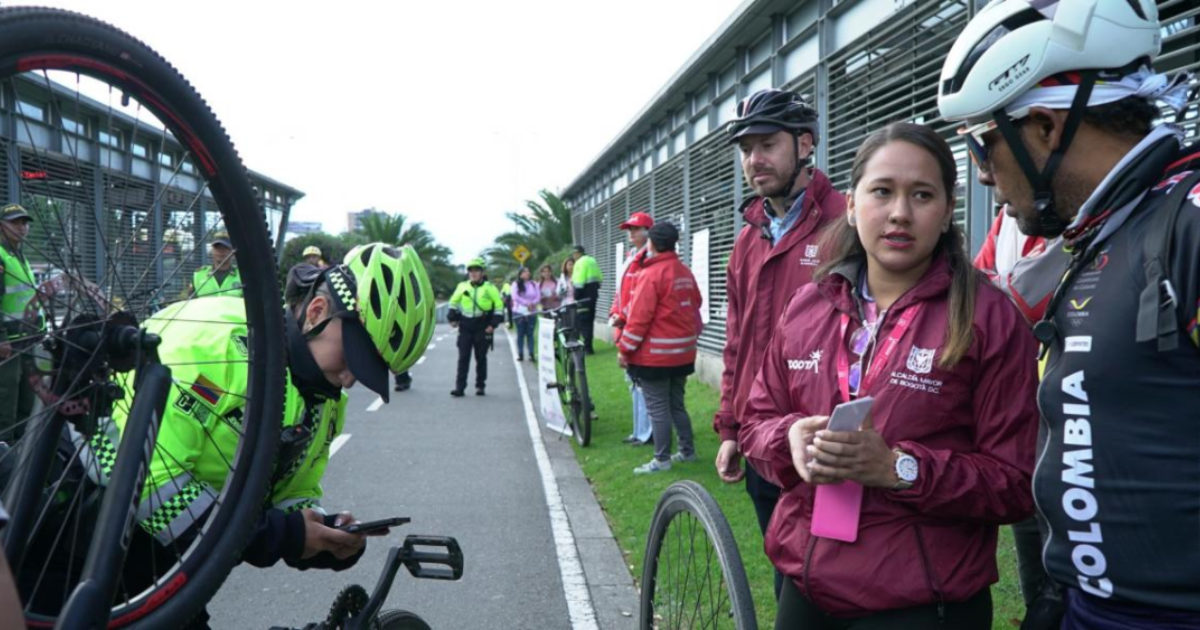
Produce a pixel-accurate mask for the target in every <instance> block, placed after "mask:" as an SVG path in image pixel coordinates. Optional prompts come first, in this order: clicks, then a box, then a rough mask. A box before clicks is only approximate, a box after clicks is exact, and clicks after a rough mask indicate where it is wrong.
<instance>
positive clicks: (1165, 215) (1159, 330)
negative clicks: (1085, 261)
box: [1137, 170, 1200, 352]
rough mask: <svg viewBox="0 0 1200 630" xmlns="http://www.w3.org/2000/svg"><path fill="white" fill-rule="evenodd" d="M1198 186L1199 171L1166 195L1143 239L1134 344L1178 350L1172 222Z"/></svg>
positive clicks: (1166, 350) (1173, 231)
mask: <svg viewBox="0 0 1200 630" xmlns="http://www.w3.org/2000/svg"><path fill="white" fill-rule="evenodd" d="M1198 183H1200V170H1197V171H1196V172H1194V173H1192V174H1191V175H1189V176H1188V177H1186V178H1184V179H1183V180H1182V181H1180V182H1179V183H1177V184H1175V187H1174V188H1172V189H1171V192H1170V194H1168V195H1167V200H1166V202H1165V203H1166V206H1167V207H1165V208H1159V209H1158V211H1157V212H1155V213H1154V216H1153V217H1151V219H1150V224H1149V225H1148V226H1147V227H1146V233H1145V234H1144V235H1143V236H1142V253H1143V254H1144V257H1145V262H1144V263H1143V272H1144V274H1145V278H1146V287H1145V288H1144V289H1142V293H1141V295H1140V296H1139V298H1138V317H1137V341H1138V343H1141V342H1145V341H1153V340H1155V339H1157V340H1158V351H1159V352H1170V351H1172V350H1175V349H1176V348H1178V347H1179V321H1178V319H1179V318H1178V317H1177V315H1176V308H1177V307H1178V306H1179V299H1178V294H1177V293H1176V292H1175V286H1174V285H1173V284H1171V248H1172V245H1173V244H1174V242H1175V223H1176V222H1177V220H1178V218H1179V211H1180V208H1182V207H1183V205H1184V204H1185V203H1187V194H1188V192H1189V191H1191V190H1192V188H1194V187H1195V186H1196V185H1197V184H1198Z"/></svg>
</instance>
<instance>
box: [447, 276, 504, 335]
mask: <svg viewBox="0 0 1200 630" xmlns="http://www.w3.org/2000/svg"><path fill="white" fill-rule="evenodd" d="M450 310H452V311H457V312H458V314H459V315H461V316H462V319H475V318H478V317H483V318H489V319H490V320H491V325H496V324H498V323H499V322H500V321H503V320H502V319H501V320H496V317H497V316H499V317H501V318H502V317H503V313H504V298H503V297H501V296H500V290H499V289H497V288H496V285H494V284H492V283H491V282H486V281H485V282H483V283H481V284H480V285H479V286H475V285H473V284H471V281H470V280H464V281H462V282H460V283H458V286H457V287H455V289H454V294H453V295H452V296H451V297H450Z"/></svg>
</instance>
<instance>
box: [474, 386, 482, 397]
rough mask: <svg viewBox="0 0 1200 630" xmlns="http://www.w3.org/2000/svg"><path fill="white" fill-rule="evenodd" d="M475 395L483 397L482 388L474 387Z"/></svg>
mask: <svg viewBox="0 0 1200 630" xmlns="http://www.w3.org/2000/svg"><path fill="white" fill-rule="evenodd" d="M475 395H476V396H483V395H484V394H483V388H482V387H476V388H475Z"/></svg>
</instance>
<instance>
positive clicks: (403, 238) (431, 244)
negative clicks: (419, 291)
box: [357, 212, 458, 297]
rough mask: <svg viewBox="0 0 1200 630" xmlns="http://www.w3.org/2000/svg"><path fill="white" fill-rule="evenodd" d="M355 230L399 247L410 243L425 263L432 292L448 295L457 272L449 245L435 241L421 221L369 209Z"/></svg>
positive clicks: (372, 240)
mask: <svg viewBox="0 0 1200 630" xmlns="http://www.w3.org/2000/svg"><path fill="white" fill-rule="evenodd" d="M357 233H358V234H361V235H362V237H363V238H365V239H366V241H367V242H369V243H374V242H379V243H388V244H391V245H396V246H399V247H403V246H405V245H411V246H412V248H413V249H415V250H417V255H419V256H420V257H421V262H423V263H424V264H425V270H426V272H428V273H429V281H430V283H431V284H432V285H433V292H434V293H435V294H437V295H441V296H447V297H448V296H449V295H450V293H451V291H453V290H454V286H455V283H456V281H457V278H458V272H457V270H456V269H455V268H454V265H453V264H452V263H451V262H450V259H451V254H450V249H449V248H448V247H446V246H444V245H440V244H438V242H437V239H435V238H434V237H433V234H431V233H430V232H429V230H428V229H427V228H426V227H425V224H424V223H421V222H419V221H418V222H415V223H409V222H408V217H406V216H404V215H403V214H386V213H382V212H378V213H371V214H368V215H366V216H364V217H363V218H362V224H361V227H360V228H359V230H357Z"/></svg>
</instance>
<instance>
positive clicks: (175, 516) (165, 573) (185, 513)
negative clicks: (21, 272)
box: [0, 8, 284, 627]
mask: <svg viewBox="0 0 1200 630" xmlns="http://www.w3.org/2000/svg"><path fill="white" fill-rule="evenodd" d="M0 88H2V90H3V94H4V97H3V99H4V100H3V109H4V110H6V112H7V113H9V114H10V115H11V116H12V119H13V120H14V121H15V125H13V127H15V134H0V164H2V165H3V174H2V175H0V204H2V203H8V202H10V201H11V202H17V203H21V204H22V205H23V206H24V207H25V208H26V209H28V210H29V212H30V214H31V215H33V216H34V222H33V223H32V225H31V229H30V233H29V235H28V237H27V239H26V240H25V243H24V245H23V249H24V254H25V256H26V257H27V259H28V260H29V262H30V263H31V265H32V266H34V268H35V269H36V270H37V272H36V273H37V274H38V276H39V277H38V278H37V280H38V293H37V294H36V296H35V298H34V300H33V302H34V303H35V304H36V307H35V308H31V309H28V310H27V311H26V315H27V316H26V318H25V321H24V322H23V325H22V328H21V330H20V331H19V332H18V333H17V335H16V336H15V337H13V338H12V343H13V345H14V347H15V348H19V349H20V350H19V352H18V353H17V356H16V357H14V358H11V359H8V360H7V361H5V362H4V364H0V366H2V365H8V366H10V367H11V366H13V365H17V364H18V363H19V364H20V366H21V370H22V379H23V386H26V387H27V391H29V392H32V393H33V394H34V397H33V398H32V399H31V400H32V408H30V409H22V410H21V411H20V412H19V416H18V418H17V422H16V424H15V425H13V427H12V428H11V429H10V432H9V436H10V437H12V436H16V435H17V434H18V433H19V434H21V435H20V437H19V438H18V439H17V445H18V446H19V445H21V444H30V443H32V440H33V439H34V438H35V437H36V436H37V435H38V433H39V431H44V430H46V427H47V426H50V423H49V422H48V419H49V418H50V416H51V414H53V413H55V412H60V413H68V414H70V415H71V417H70V419H69V422H68V425H67V428H66V429H65V430H64V432H63V434H62V436H61V439H60V448H59V449H58V452H59V456H58V457H57V458H56V466H55V469H54V471H53V473H52V475H51V477H50V479H48V485H47V487H46V491H45V495H46V497H47V500H45V501H43V504H42V505H40V506H38V514H37V520H36V527H35V529H34V531H33V533H32V535H31V538H30V541H29V549H30V551H29V552H28V553H27V555H26V557H25V561H24V563H23V565H22V567H21V570H20V572H19V575H18V583H19V587H20V590H21V593H22V599H23V601H24V602H25V604H26V616H27V618H28V621H29V625H30V626H31V627H48V626H50V625H52V624H53V622H54V619H55V618H56V615H57V614H58V612H59V611H60V610H61V607H62V605H63V603H64V602H65V601H66V599H67V597H68V596H69V595H70V593H71V591H72V590H73V588H74V586H75V584H76V583H77V582H78V579H79V575H80V571H81V568H82V566H83V563H84V561H85V560H86V553H87V547H88V543H89V538H90V533H91V531H92V527H93V525H94V523H95V522H96V519H98V518H102V517H103V518H122V517H123V516H122V515H119V514H115V515H114V514H98V513H97V511H96V506H98V505H99V502H100V498H102V496H103V494H104V488H105V487H106V483H107V478H106V477H107V474H108V473H109V472H111V464H112V461H111V460H112V457H113V456H114V454H115V451H113V450H111V449H112V448H114V447H115V446H116V445H117V444H119V439H120V435H119V434H120V426H121V424H122V418H123V417H124V416H125V415H127V412H128V409H129V407H130V405H131V403H132V400H131V398H132V396H134V395H135V393H134V392H133V391H132V386H131V383H132V381H131V380H129V379H128V377H127V376H125V377H121V376H118V377H115V378H113V379H112V381H113V382H114V383H116V384H118V385H122V386H123V389H124V390H125V393H124V394H123V395H124V398H123V399H122V400H119V401H117V402H115V403H114V404H113V405H112V413H111V414H105V413H103V411H102V407H103V405H101V404H98V403H99V399H98V396H97V391H98V389H99V388H100V385H101V384H102V383H103V382H104V380H105V379H106V378H107V377H103V376H102V377H101V378H97V376H96V375H97V374H103V373H104V372H105V370H85V371H81V370H77V369H68V368H69V367H71V366H75V367H77V366H78V365H79V364H80V362H81V361H85V360H87V359H88V358H90V357H94V356H96V355H97V352H96V350H95V348H92V347H90V346H88V345H86V344H81V343H80V338H79V336H78V332H79V331H80V330H83V329H87V328H88V327H97V326H100V327H103V326H105V325H106V324H107V323H108V322H110V321H113V320H114V319H115V318H117V317H119V316H120V317H126V316H132V317H133V318H135V319H136V322H137V323H138V324H140V325H142V326H143V327H145V328H147V329H149V330H153V331H154V332H155V333H156V334H159V335H160V336H161V337H162V338H163V340H164V341H163V345H162V347H161V348H160V353H161V354H162V363H163V365H165V366H166V367H168V368H170V369H171V370H172V372H173V374H172V380H173V392H172V395H171V397H170V399H169V400H168V407H167V412H166V414H165V416H164V420H163V426H162V428H161V429H160V431H159V438H158V444H157V446H156V447H155V449H154V453H153V455H152V458H153V459H154V460H155V461H156V462H157V463H156V464H155V465H154V466H150V465H147V466H144V467H142V469H141V470H140V471H135V472H138V473H139V474H144V475H146V476H147V481H146V490H145V493H144V495H143V496H144V498H145V499H147V500H145V501H143V502H142V504H141V506H138V507H139V509H142V510H145V512H139V513H138V514H137V517H136V518H135V524H134V525H133V526H132V527H131V528H130V529H129V530H127V535H128V536H129V537H130V540H129V546H128V549H129V555H128V556H127V559H126V561H125V563H124V564H123V565H122V566H119V567H108V568H106V569H105V570H109V571H113V572H114V574H116V575H118V576H119V579H118V586H117V593H116V594H115V598H114V601H113V606H112V610H111V615H110V619H111V620H112V621H111V622H110V625H111V626H113V627H121V626H127V625H131V624H135V623H139V622H145V623H146V624H147V625H156V626H161V625H163V624H166V623H171V622H181V621H186V620H187V619H189V618H190V617H191V616H192V615H194V613H195V612H196V611H197V610H198V609H199V608H200V607H202V606H203V605H204V604H205V603H206V602H207V601H208V599H209V598H210V597H211V595H212V593H213V592H215V590H216V589H217V588H218V587H219V586H220V584H221V582H222V581H223V580H224V578H225V576H226V575H227V574H228V572H229V570H230V569H231V568H232V566H233V564H234V563H236V561H237V558H238V557H239V555H240V553H241V550H242V547H243V545H244V544H245V542H246V539H247V537H248V535H249V531H250V530H249V528H250V527H252V526H253V524H254V521H255V520H256V518H257V514H258V510H259V509H260V508H261V504H262V499H263V496H264V494H265V491H266V484H267V481H268V479H269V474H270V471H271V467H272V465H273V457H274V449H275V447H276V445H277V441H278V432H279V428H280V418H281V415H282V394H283V373H284V372H283V356H282V352H281V350H280V346H281V344H280V343H279V340H280V339H282V338H283V327H282V317H281V316H282V313H281V312H280V310H279V308H278V306H273V305H277V304H278V303H279V296H280V292H279V288H278V284H277V282H278V281H277V276H276V269H275V263H274V258H273V256H272V255H271V252H272V251H273V248H272V246H271V241H270V237H269V235H268V230H267V227H266V225H265V221H264V215H263V213H262V211H261V210H260V205H259V201H258V199H257V198H256V193H255V192H254V190H253V189H252V187H251V184H250V182H249V180H248V177H247V172H246V170H245V168H244V167H243V166H242V163H241V161H240V159H239V158H238V156H237V153H236V152H235V151H234V149H233V146H232V144H231V143H230V141H229V139H228V137H227V135H226V134H225V132H224V130H223V129H222V128H221V126H220V123H219V122H218V121H217V119H216V117H215V116H214V115H213V114H212V112H211V110H209V108H208V106H207V105H206V104H205V103H204V101H203V100H202V99H201V98H200V96H199V95H198V94H197V93H196V91H195V90H194V89H193V88H192V87H191V86H190V85H189V84H188V83H187V81H186V80H185V79H184V78H183V77H182V76H181V75H179V73H178V72H177V71H175V70H174V68H172V67H171V66H170V64H168V63H167V62H166V61H165V60H163V59H162V58H161V57H160V56H158V55H157V53H155V52H154V51H152V50H150V49H149V48H148V47H146V46H145V45H144V44H142V43H140V42H139V41H137V40H135V39H133V38H132V37H130V36H128V35H126V34H124V33H122V32H121V31H119V30H117V29H115V28H112V27H110V26H108V25H106V24H103V23H101V22H99V21H96V20H92V19H90V18H86V17H84V16H81V15H78V14H74V13H69V12H66V11H58V10H51V9H27V8H7V9H0ZM220 231H227V232H228V237H229V240H230V241H231V244H232V246H233V247H232V250H233V252H234V254H235V256H236V268H237V272H238V275H239V276H240V284H241V288H240V292H237V291H235V290H234V285H233V284H231V283H227V284H223V283H222V281H226V282H227V281H228V276H226V277H225V278H221V277H220V276H223V275H224V274H223V273H222V274H206V275H205V274H202V275H200V276H196V275H194V271H195V270H196V269H198V268H199V267H200V265H201V263H203V262H207V261H205V260H204V258H206V257H207V256H206V254H207V253H208V252H207V251H206V250H208V247H207V245H208V243H209V242H210V241H211V240H213V237H214V234H216V233H218V232H220ZM237 252H253V254H250V255H236V254H237ZM213 281H216V284H217V289H216V291H214V293H217V294H218V295H216V296H215V297H213V296H208V297H197V295H196V293H197V291H195V290H193V291H187V290H186V288H185V287H187V285H188V284H192V283H195V282H200V283H201V284H200V287H198V288H200V289H201V291H200V292H204V291H206V290H210V289H211V288H210V289H206V288H205V287H206V286H207V285H208V283H209V282H213ZM211 300H216V302H212V301H211ZM217 303H219V304H221V307H220V308H213V306H212V305H214V304H217ZM217 312H220V313H222V315H216V314H214V313H217ZM118 314H123V315H118ZM189 330H190V331H193V332H191V333H188V332H187V331H189ZM196 330H203V331H207V332H208V333H209V334H210V335H212V336H213V337H216V338H219V339H223V340H226V341H227V342H228V343H229V344H233V345H231V346H230V347H233V348H235V349H236V351H237V354H236V355H227V356H226V357H219V358H215V359H214V358H211V357H210V356H209V355H199V354H197V353H196V351H195V350H194V348H193V346H190V345H189V344H188V342H186V341H184V340H185V339H187V338H194V337H196V333H195V332H194V331H196ZM231 357H232V358H231ZM97 360H101V361H102V362H107V363H104V364H103V365H101V367H105V366H106V365H107V367H112V365H108V363H112V364H115V362H116V361H115V359H114V357H111V356H109V357H103V358H101V359H97ZM93 367H95V366H94V365H93ZM234 372H236V373H238V374H240V375H241V376H239V377H238V378H236V379H233V380H235V381H241V382H244V383H245V386H244V391H232V390H230V391H225V390H223V389H221V387H220V386H218V385H216V383H218V382H229V381H227V380H226V381H222V379H221V378H220V377H219V375H223V374H230V373H234ZM231 401H232V402H231ZM172 420H174V422H175V424H172ZM182 421H186V422H187V424H188V426H199V427H200V428H201V429H202V430H201V431H200V432H199V433H197V434H196V435H194V436H193V437H194V438H195V439H194V440H193V446H194V450H189V451H187V452H184V451H183V450H181V449H180V448H179V446H178V444H179V442H174V443H172V442H170V441H169V440H168V439H167V437H166V436H167V434H169V433H171V432H172V429H171V427H173V426H179V424H178V423H179V422H182ZM169 444H174V446H168V445H169ZM198 451H203V453H205V455H206V457H207V460H212V459H214V458H215V459H216V460H219V461H220V462H221V464H220V465H217V466H215V468H216V470H212V469H209V470H205V471H203V472H201V471H194V470H191V468H190V465H189V464H188V462H189V460H190V459H191V458H192V457H193V455H194V454H195V452H198ZM11 457H12V455H11V453H10V454H7V455H0V469H2V468H3V467H4V465H5V460H9V463H10V464H11V461H12V460H11ZM189 471H191V472H194V473H195V474H191V475H190V476H189V475H188V474H186V473H188V472H189ZM5 482H6V479H3V478H0V484H3V483H5ZM197 496H199V497H202V498H203V499H204V500H203V501H200V500H196V499H197ZM151 497H153V498H154V502H151V501H150V500H149V499H150V498H151ZM167 497H175V498H174V499H172V500H171V501H170V502H166V503H164V502H163V501H165V500H166V498H167ZM187 521H192V525H191V526H190V529H191V530H192V531H193V532H198V533H195V535H194V536H193V535H188V536H186V537H185V536H184V535H182V533H181V532H183V531H184V529H185V525H186V522H187ZM138 523H141V524H142V525H139V524H138ZM143 525H144V526H143Z"/></svg>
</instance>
